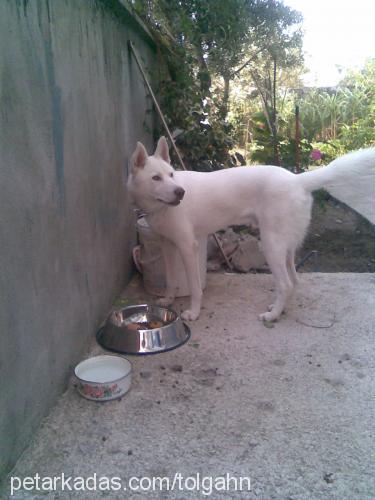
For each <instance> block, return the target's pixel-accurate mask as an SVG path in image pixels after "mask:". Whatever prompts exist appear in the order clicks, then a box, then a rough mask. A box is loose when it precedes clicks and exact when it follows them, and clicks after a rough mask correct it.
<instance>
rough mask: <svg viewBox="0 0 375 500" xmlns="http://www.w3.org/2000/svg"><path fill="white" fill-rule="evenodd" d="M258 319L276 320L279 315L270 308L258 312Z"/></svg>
mask: <svg viewBox="0 0 375 500" xmlns="http://www.w3.org/2000/svg"><path fill="white" fill-rule="evenodd" d="M259 319H260V321H268V322H270V321H276V320H277V319H279V315H278V314H275V313H274V312H273V311H272V310H271V311H268V312H266V313H263V314H259Z"/></svg>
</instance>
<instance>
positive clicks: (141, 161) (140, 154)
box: [130, 142, 148, 172]
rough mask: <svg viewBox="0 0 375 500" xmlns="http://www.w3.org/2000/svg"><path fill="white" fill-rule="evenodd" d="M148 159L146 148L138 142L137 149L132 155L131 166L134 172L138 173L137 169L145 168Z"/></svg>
mask: <svg viewBox="0 0 375 500" xmlns="http://www.w3.org/2000/svg"><path fill="white" fill-rule="evenodd" d="M147 158H148V154H147V151H146V148H145V147H144V145H143V144H142V143H141V142H137V147H136V148H135V151H134V153H133V154H132V157H131V160H130V165H131V168H132V170H133V172H134V171H136V169H137V168H144V166H145V165H146V161H147Z"/></svg>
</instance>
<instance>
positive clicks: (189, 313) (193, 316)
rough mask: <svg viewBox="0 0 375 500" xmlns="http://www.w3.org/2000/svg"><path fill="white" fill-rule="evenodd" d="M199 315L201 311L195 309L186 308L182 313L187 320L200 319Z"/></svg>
mask: <svg viewBox="0 0 375 500" xmlns="http://www.w3.org/2000/svg"><path fill="white" fill-rule="evenodd" d="M198 316H199V311H193V310H192V309H186V311H184V312H183V313H182V314H181V318H182V319H184V320H185V321H195V320H196V319H198Z"/></svg>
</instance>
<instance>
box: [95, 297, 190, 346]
mask: <svg viewBox="0 0 375 500" xmlns="http://www.w3.org/2000/svg"><path fill="white" fill-rule="evenodd" d="M143 325H146V327H144V328H143V327H142V326H143ZM152 325H155V326H156V327H155V328H150V326H152ZM96 338H97V341H98V343H99V344H100V345H101V346H102V347H104V349H108V350H110V351H114V352H118V353H121V354H156V353H158V352H165V351H170V350H171V349H175V348H176V347H179V346H181V345H183V344H184V343H185V342H186V341H187V340H188V339H189V338H190V329H189V327H188V326H187V325H185V324H184V323H183V322H182V320H181V318H180V317H179V316H178V314H177V313H176V312H175V311H173V310H172V309H168V308H166V307H159V306H154V305H148V304H142V305H136V306H129V307H124V308H123V309H119V310H116V311H114V312H112V313H111V315H110V316H109V318H108V320H107V321H106V324H105V325H104V327H103V328H101V329H100V330H99V331H98V333H97V336H96Z"/></svg>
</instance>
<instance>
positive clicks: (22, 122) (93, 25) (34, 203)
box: [0, 0, 154, 476]
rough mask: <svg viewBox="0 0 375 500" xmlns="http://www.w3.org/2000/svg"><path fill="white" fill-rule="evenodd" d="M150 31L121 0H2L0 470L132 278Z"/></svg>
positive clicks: (146, 128)
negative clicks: (131, 47)
mask: <svg viewBox="0 0 375 500" xmlns="http://www.w3.org/2000/svg"><path fill="white" fill-rule="evenodd" d="M128 39H131V40H132V41H133V42H134V44H135V46H136V47H137V48H138V50H139V52H140V54H141V56H142V58H143V60H144V62H145V64H146V66H147V67H150V65H151V64H152V61H153V55H154V53H153V50H154V49H153V46H152V42H151V40H150V39H148V37H147V34H146V33H145V32H144V31H142V29H141V28H140V26H139V25H138V24H137V23H136V22H134V19H132V18H131V17H130V16H129V15H128V14H127V12H126V11H125V10H124V9H123V7H122V6H121V4H120V2H117V1H115V0H109V1H99V0H98V1H95V0H85V1H77V0H58V1H56V0H2V1H1V2H0V101H1V106H0V341H1V346H0V384H1V387H0V476H1V475H3V474H4V473H5V472H6V471H7V470H9V468H10V467H11V466H12V465H13V464H14V462H15V460H16V459H17V457H18V456H19V454H20V453H21V452H22V450H23V449H24V448H25V446H27V444H28V442H29V440H30V439H31V437H32V435H33V431H34V430H35V428H36V427H37V426H38V424H39V423H40V421H41V419H42V417H43V416H44V415H45V414H46V413H47V412H48V409H49V408H50V407H51V405H52V404H53V403H54V401H56V398H57V397H58V395H59V394H60V393H61V392H62V390H63V389H64V387H65V384H66V382H67V378H68V376H69V374H70V373H71V368H72V367H73V366H74V365H75V363H76V362H77V361H78V360H79V358H80V356H81V355H82V351H83V347H84V345H85V343H86V342H87V340H88V338H89V337H90V336H91V335H93V333H94V332H95V330H96V328H97V326H98V324H99V323H100V322H101V321H102V320H103V318H104V317H105V314H106V312H107V311H108V308H109V306H110V304H111V301H112V300H113V298H114V296H115V294H116V293H118V291H119V290H120V289H121V287H122V286H123V284H124V283H125V282H126V280H127V279H128V277H129V273H130V269H131V266H130V248H131V245H132V244H133V241H134V229H133V222H134V221H133V220H132V219H131V217H130V216H129V207H128V203H127V193H126V175H127V173H126V165H127V160H128V159H129V156H130V154H131V152H132V150H133V148H134V147H135V144H136V140H140V139H141V140H143V141H144V142H145V143H146V144H148V145H150V144H151V141H152V138H151V136H150V131H151V130H152V113H150V108H151V103H150V101H149V98H148V97H147V96H146V92H145V89H144V85H143V83H142V81H141V77H140V74H139V72H138V68H137V67H136V66H135V62H134V61H132V60H131V58H130V57H129V53H128V49H127V40H128Z"/></svg>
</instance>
